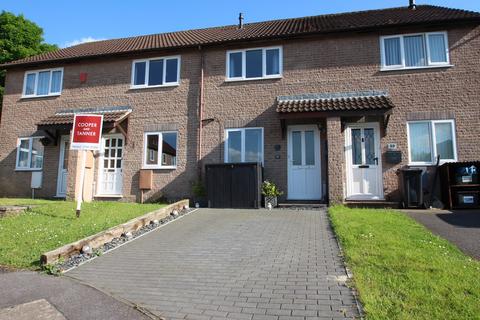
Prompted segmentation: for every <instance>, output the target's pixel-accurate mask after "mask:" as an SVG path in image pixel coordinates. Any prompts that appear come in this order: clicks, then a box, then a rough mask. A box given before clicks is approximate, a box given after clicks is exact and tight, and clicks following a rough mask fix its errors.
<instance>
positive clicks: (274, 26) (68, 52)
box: [3, 5, 480, 66]
mask: <svg viewBox="0 0 480 320" xmlns="http://www.w3.org/2000/svg"><path fill="white" fill-rule="evenodd" d="M461 21H474V22H476V23H480V13H477V12H472V11H465V10H460V9H450V8H444V7H437V6H429V5H420V6H417V9H416V10H412V9H409V8H408V7H399V8H390V9H379V10H370V11H359V12H350V13H339V14H328V15H320V16H311V17H303V18H294V19H284V20H273V21H264V22H256V23H247V24H244V27H243V28H242V29H239V28H238V27H237V25H230V26H223V27H215V28H206V29H196V30H187V31H179V32H169V33H161V34H153V35H145V36H138V37H130V38H121V39H113V40H105V41H97V42H90V43H83V44H79V45H76V46H72V47H68V48H64V49H60V50H57V51H53V52H49V53H44V54H40V55H37V56H32V57H28V58H25V59H21V60H17V61H13V62H10V63H7V64H4V65H3V66H13V65H21V64H33V63H40V62H47V61H62V60H72V59H80V58H85V57H96V56H103V55H112V54H122V53H134V52H142V51H148V50H157V49H169V48H182V47H197V46H199V45H213V44H220V43H228V42H236V41H246V40H262V39H272V38H287V37H293V36H301V35H308V34H320V33H331V32H341V31H355V30H365V29H378V28H384V27H389V26H401V25H418V24H434V23H442V24H445V23H448V22H461Z"/></svg>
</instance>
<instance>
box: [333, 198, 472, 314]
mask: <svg viewBox="0 0 480 320" xmlns="http://www.w3.org/2000/svg"><path fill="white" fill-rule="evenodd" d="M329 215H330V218H331V221H332V224H333V228H334V230H335V232H336V234H337V236H338V238H339V240H340V242H341V245H342V247H343V250H344V253H345V256H346V257H345V258H346V262H347V265H348V266H349V268H350V269H351V270H352V272H353V274H354V281H355V285H356V287H357V289H358V291H359V295H360V300H361V302H362V304H363V307H364V310H365V313H366V317H367V319H405V320H406V319H409V320H411V319H429V320H430V319H480V276H479V275H480V262H479V261H476V260H474V259H472V258H470V257H468V256H466V255H464V254H463V253H462V252H461V251H460V250H458V249H457V248H456V247H455V246H453V245H452V244H450V243H449V242H448V241H446V240H444V239H442V238H440V237H438V236H435V235H433V234H432V233H431V232H430V231H428V230H427V229H425V228H424V227H423V226H422V225H420V224H418V223H417V222H415V221H414V220H412V219H411V218H409V217H407V216H406V215H404V214H402V213H400V212H398V211H394V210H379V209H356V208H355V209H353V208H346V207H343V206H336V207H332V208H330V209H329Z"/></svg>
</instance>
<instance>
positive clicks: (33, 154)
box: [16, 137, 43, 170]
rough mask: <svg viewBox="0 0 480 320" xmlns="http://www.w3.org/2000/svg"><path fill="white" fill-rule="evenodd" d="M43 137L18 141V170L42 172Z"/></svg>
mask: <svg viewBox="0 0 480 320" xmlns="http://www.w3.org/2000/svg"><path fill="white" fill-rule="evenodd" d="M40 139H42V137H28V138H19V139H18V141H17V162H16V169H17V170H41V169H42V167H43V144H42V143H41V141H40Z"/></svg>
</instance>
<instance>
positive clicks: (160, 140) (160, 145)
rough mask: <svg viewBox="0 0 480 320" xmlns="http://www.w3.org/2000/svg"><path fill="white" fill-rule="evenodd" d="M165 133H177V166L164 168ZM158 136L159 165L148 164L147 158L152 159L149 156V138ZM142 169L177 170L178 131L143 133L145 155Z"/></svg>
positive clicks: (176, 163) (176, 157)
mask: <svg viewBox="0 0 480 320" xmlns="http://www.w3.org/2000/svg"><path fill="white" fill-rule="evenodd" d="M165 133H175V134H176V140H175V144H176V149H175V150H176V151H177V155H176V156H175V165H174V166H164V165H162V163H163V135H164V134H165ZM155 135H156V136H158V155H157V164H147V158H150V159H151V158H152V157H151V156H152V155H151V154H147V150H148V148H147V142H148V140H147V136H155ZM142 161H143V162H142V168H143V169H169V170H172V169H177V165H178V131H177V130H167V131H149V132H144V133H143V155H142Z"/></svg>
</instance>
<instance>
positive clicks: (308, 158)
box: [305, 131, 315, 166]
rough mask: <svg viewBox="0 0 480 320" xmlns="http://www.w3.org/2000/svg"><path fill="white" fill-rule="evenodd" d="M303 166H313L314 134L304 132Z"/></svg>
mask: <svg viewBox="0 0 480 320" xmlns="http://www.w3.org/2000/svg"><path fill="white" fill-rule="evenodd" d="M305 165H307V166H314V165H315V133H314V132H313V131H305Z"/></svg>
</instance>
